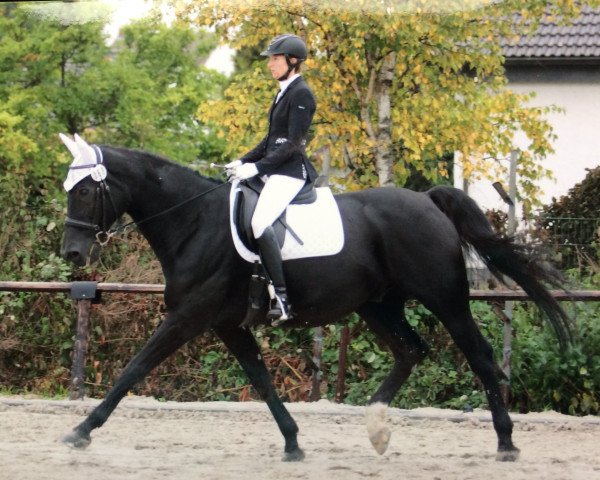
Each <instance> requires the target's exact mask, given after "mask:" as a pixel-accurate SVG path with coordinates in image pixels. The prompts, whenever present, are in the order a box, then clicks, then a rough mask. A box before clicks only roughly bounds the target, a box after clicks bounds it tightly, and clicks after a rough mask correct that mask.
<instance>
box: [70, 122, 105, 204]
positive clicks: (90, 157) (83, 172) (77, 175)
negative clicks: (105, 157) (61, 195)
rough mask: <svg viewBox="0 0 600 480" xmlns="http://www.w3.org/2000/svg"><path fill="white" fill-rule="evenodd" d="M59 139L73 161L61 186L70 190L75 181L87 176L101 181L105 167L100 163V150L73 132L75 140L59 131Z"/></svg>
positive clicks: (77, 181) (103, 177)
mask: <svg viewBox="0 0 600 480" xmlns="http://www.w3.org/2000/svg"><path fill="white" fill-rule="evenodd" d="M59 136H60V139H61V140H62V141H63V143H64V144H65V145H66V147H67V148H68V149H69V151H70V152H71V155H73V163H71V165H70V166H69V173H68V174H67V179H66V180H65V181H64V183H63V186H64V187H65V190H66V191H67V192H68V191H70V190H71V189H72V188H73V187H74V186H75V185H76V184H77V183H79V182H80V181H81V180H83V179H84V178H85V177H87V176H91V177H92V179H93V180H95V181H97V182H101V181H102V180H104V179H105V178H106V175H107V173H108V172H107V171H106V167H105V166H104V165H103V164H102V151H101V150H100V148H98V147H97V146H96V145H88V144H87V143H86V141H85V140H83V139H82V138H81V137H80V136H79V135H77V134H75V136H74V138H75V141H73V140H71V139H70V138H69V137H68V136H66V135H64V134H62V133H59Z"/></svg>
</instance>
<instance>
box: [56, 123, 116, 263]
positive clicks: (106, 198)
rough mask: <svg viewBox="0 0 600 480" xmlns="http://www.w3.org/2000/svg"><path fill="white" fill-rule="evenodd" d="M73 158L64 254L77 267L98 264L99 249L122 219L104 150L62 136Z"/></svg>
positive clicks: (68, 187)
mask: <svg viewBox="0 0 600 480" xmlns="http://www.w3.org/2000/svg"><path fill="white" fill-rule="evenodd" d="M60 138H61V140H62V141H63V143H64V144H65V145H66V146H67V148H68V149H69V151H70V152H71V154H72V155H73V158H74V160H73V162H72V163H71V165H70V166H69V173H68V175H67V179H66V180H65V182H64V187H65V190H66V191H67V218H66V220H65V232H64V237H63V242H62V248H61V254H62V256H63V258H64V259H65V260H68V261H70V262H73V263H74V264H76V265H78V266H83V265H85V264H86V263H87V262H88V260H91V261H95V260H97V257H98V252H99V249H98V248H94V246H98V245H104V244H105V243H106V242H107V241H108V240H109V238H110V236H111V235H112V232H111V230H110V227H111V226H112V224H113V223H114V222H115V221H116V220H117V219H118V218H119V217H120V216H121V214H122V212H123V209H119V205H120V204H121V203H122V202H121V201H120V195H119V193H118V191H116V190H117V189H116V188H114V187H115V182H112V183H111V185H109V181H108V180H109V179H108V171H107V169H106V166H105V164H104V159H103V155H102V150H101V149H100V147H98V146H96V145H93V146H91V145H88V144H87V143H86V142H85V141H84V140H83V139H81V137H79V136H78V135H77V134H75V137H74V138H75V140H71V139H70V138H69V137H67V136H66V135H63V134H60Z"/></svg>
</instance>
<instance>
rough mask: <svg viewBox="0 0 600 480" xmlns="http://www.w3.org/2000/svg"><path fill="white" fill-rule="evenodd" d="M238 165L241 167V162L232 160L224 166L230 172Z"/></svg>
mask: <svg viewBox="0 0 600 480" xmlns="http://www.w3.org/2000/svg"><path fill="white" fill-rule="evenodd" d="M240 165H243V163H242V161H241V160H234V161H233V162H229V163H228V164H226V165H225V168H226V169H227V170H231V169H232V168H236V167H239V166H240Z"/></svg>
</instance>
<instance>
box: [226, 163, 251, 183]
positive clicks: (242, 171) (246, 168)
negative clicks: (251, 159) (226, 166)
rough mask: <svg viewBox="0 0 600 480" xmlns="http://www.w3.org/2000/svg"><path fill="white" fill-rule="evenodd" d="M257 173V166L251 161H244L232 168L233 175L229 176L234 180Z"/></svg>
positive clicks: (245, 178)
mask: <svg viewBox="0 0 600 480" xmlns="http://www.w3.org/2000/svg"><path fill="white" fill-rule="evenodd" d="M255 175H258V168H256V165H254V164H253V163H244V164H243V165H240V166H239V167H235V168H234V169H233V175H232V176H231V177H232V178H233V179H235V180H247V179H248V178H252V177H254V176H255Z"/></svg>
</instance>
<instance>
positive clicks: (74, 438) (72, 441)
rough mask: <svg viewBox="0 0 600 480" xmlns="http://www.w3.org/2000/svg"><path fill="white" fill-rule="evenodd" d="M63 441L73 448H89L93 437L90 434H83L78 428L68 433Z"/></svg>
mask: <svg viewBox="0 0 600 480" xmlns="http://www.w3.org/2000/svg"><path fill="white" fill-rule="evenodd" d="M62 441H63V443H64V444H65V445H67V446H69V447H71V448H76V449H78V450H83V449H84V448H87V446H88V445H89V444H90V443H92V438H91V437H90V435H89V434H86V435H83V434H81V433H79V432H78V431H77V430H73V431H72V432H71V433H69V434H68V435H66V436H65V437H64V438H63V439H62Z"/></svg>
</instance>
